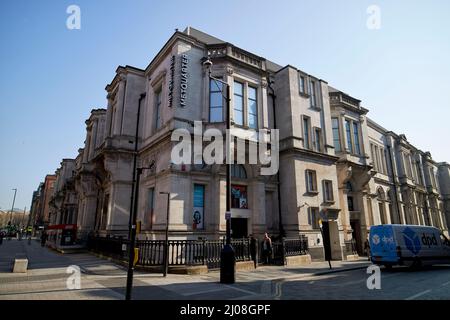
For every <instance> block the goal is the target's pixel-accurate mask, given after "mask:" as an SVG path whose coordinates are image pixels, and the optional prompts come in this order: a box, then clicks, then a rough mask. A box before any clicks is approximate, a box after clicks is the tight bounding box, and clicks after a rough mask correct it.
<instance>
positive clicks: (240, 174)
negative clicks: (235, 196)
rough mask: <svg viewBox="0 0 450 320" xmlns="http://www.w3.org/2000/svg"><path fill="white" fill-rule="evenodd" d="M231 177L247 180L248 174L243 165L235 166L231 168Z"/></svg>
mask: <svg viewBox="0 0 450 320" xmlns="http://www.w3.org/2000/svg"><path fill="white" fill-rule="evenodd" d="M231 177H233V178H238V179H247V172H246V171H245V168H244V166H243V165H241V164H233V165H232V166H231Z"/></svg>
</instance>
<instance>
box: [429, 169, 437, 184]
mask: <svg viewBox="0 0 450 320" xmlns="http://www.w3.org/2000/svg"><path fill="white" fill-rule="evenodd" d="M430 179H431V185H432V186H433V188H436V177H435V176H434V170H433V168H431V167H430Z"/></svg>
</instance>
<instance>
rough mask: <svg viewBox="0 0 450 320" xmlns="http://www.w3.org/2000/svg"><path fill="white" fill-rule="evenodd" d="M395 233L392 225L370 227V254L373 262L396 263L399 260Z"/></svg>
mask: <svg viewBox="0 0 450 320" xmlns="http://www.w3.org/2000/svg"><path fill="white" fill-rule="evenodd" d="M396 247H397V245H396V241H395V235H394V232H393V229H392V226H390V225H380V226H373V227H371V228H370V253H371V254H370V255H371V260H372V262H373V263H376V264H395V263H397V262H398V260H399V259H398V256H397V250H396Z"/></svg>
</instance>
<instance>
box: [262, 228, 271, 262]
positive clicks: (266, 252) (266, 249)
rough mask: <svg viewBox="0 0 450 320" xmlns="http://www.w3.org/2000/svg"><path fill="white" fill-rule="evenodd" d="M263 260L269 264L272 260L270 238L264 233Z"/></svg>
mask: <svg viewBox="0 0 450 320" xmlns="http://www.w3.org/2000/svg"><path fill="white" fill-rule="evenodd" d="M262 247H263V248H262V249H263V262H264V263H265V264H269V263H270V262H271V261H272V239H270V237H269V234H268V233H267V232H266V233H264V240H263V245H262Z"/></svg>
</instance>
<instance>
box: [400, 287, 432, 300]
mask: <svg viewBox="0 0 450 320" xmlns="http://www.w3.org/2000/svg"><path fill="white" fill-rule="evenodd" d="M430 292H431V289H430V290H425V291H422V292H419V293H418V294H415V295H413V296H411V297H408V298H406V299H405V300H414V299H416V298H419V297H421V296H423V295H425V294H427V293H430Z"/></svg>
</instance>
